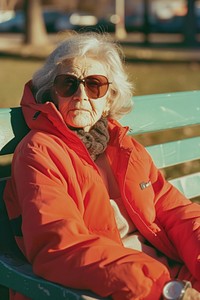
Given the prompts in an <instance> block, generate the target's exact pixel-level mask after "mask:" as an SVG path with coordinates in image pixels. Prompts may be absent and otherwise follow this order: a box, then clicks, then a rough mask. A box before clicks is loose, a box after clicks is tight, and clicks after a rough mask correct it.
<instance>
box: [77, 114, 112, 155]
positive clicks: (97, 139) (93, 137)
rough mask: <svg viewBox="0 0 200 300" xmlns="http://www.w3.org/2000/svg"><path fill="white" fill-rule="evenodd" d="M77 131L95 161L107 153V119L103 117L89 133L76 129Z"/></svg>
mask: <svg viewBox="0 0 200 300" xmlns="http://www.w3.org/2000/svg"><path fill="white" fill-rule="evenodd" d="M75 131H76V133H77V135H78V136H79V138H80V139H81V140H82V142H83V143H84V144H85V146H86V148H87V150H88V152H89V153H90V156H91V157H92V159H93V160H94V161H95V160H96V159H97V157H98V156H99V155H100V154H101V153H103V152H104V151H105V149H106V147H107V144H108V141H109V132H108V120H107V118H103V117H102V118H101V119H100V120H99V121H97V122H96V123H95V125H94V126H93V127H92V128H91V129H90V131H89V132H85V131H84V130H83V129H76V130H75Z"/></svg>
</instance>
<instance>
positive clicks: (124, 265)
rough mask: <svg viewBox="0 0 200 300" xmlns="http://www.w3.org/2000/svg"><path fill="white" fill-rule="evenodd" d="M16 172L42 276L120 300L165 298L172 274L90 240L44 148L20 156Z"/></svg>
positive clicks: (27, 236)
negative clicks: (164, 291) (164, 286)
mask: <svg viewBox="0 0 200 300" xmlns="http://www.w3.org/2000/svg"><path fill="white" fill-rule="evenodd" d="M66 159H67V158H66ZM13 166H14V169H13V175H14V179H15V185H16V192H17V198H18V199H19V205H20V207H21V212H22V232H23V239H24V244H25V252H26V256H27V258H28V260H29V261H30V262H31V264H32V265H33V270H34V272H35V273H36V274H37V275H39V276H41V277H43V278H46V279H47V280H50V281H53V282H56V283H59V284H61V285H64V286H68V287H72V288H78V289H87V290H91V291H93V292H95V293H96V294H98V295H100V296H102V297H107V296H109V295H112V298H113V299H116V300H122V299H123V300H126V299H145V300H152V299H154V300H157V299H159V298H160V294H161V290H162V287H163V285H164V283H165V282H166V281H167V280H169V273H168V270H167V269H166V268H165V267H164V266H163V265H162V264H160V263H159V262H157V261H155V260H154V259H152V258H150V257H149V256H147V255H145V254H144V253H141V252H138V251H134V250H130V249H126V248H124V247H123V246H122V245H121V244H118V243H117V242H114V241H113V240H111V239H109V238H106V237H103V236H100V235H99V236H98V235H94V234H91V232H89V231H88V228H87V227H86V225H85V223H84V219H83V216H82V214H81V212H80V210H79V209H78V207H77V205H76V203H75V202H74V201H73V199H72V197H71V196H70V195H69V193H68V188H69V187H68V185H67V183H66V182H64V180H63V178H62V176H61V175H60V173H59V171H58V169H57V161H56V160H55V159H53V158H52V157H51V156H50V155H49V154H48V155H47V153H44V152H43V149H42V147H40V148H37V149H35V148H34V149H28V150H26V151H25V152H23V151H21V152H20V151H18V154H17V155H15V158H14V162H13ZM14 201H15V200H14Z"/></svg>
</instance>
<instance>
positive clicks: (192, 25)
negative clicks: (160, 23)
mask: <svg viewBox="0 0 200 300" xmlns="http://www.w3.org/2000/svg"><path fill="white" fill-rule="evenodd" d="M194 6H195V0H188V1H187V7H188V12H187V15H186V17H185V30H184V42H185V44H186V45H188V46H194V45H195V44H196V42H197V41H196V30H197V29H196V16H195V9H194Z"/></svg>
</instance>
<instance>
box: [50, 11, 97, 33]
mask: <svg viewBox="0 0 200 300" xmlns="http://www.w3.org/2000/svg"><path fill="white" fill-rule="evenodd" d="M97 23H98V19H97V17H96V16H94V15H92V14H88V13H85V12H73V13H69V14H65V13H63V14H62V15H61V16H60V18H58V20H57V22H56V24H55V27H56V31H63V30H67V29H73V30H80V29H81V28H83V27H84V28H89V29H93V28H95V27H96V26H97Z"/></svg>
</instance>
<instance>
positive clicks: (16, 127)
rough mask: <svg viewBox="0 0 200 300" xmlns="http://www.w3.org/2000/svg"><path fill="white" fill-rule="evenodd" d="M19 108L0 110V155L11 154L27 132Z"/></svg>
mask: <svg viewBox="0 0 200 300" xmlns="http://www.w3.org/2000/svg"><path fill="white" fill-rule="evenodd" d="M28 130H29V129H28V127H27V125H26V123H25V120H24V116H23V114H22V109H21V107H14V108H1V109H0V133H1V134H0V155H5V154H12V153H13V152H14V150H15V148H16V146H17V144H18V143H19V141H20V140H21V139H22V138H23V136H25V135H26V134H27V132H28Z"/></svg>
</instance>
